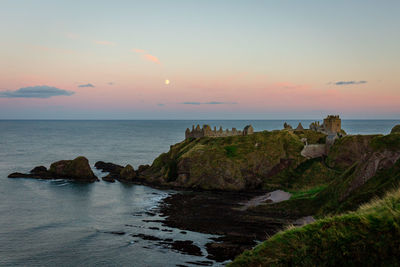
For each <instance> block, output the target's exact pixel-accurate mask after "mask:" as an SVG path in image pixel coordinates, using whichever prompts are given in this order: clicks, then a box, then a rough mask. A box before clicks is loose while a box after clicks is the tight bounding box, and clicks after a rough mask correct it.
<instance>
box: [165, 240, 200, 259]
mask: <svg viewBox="0 0 400 267" xmlns="http://www.w3.org/2000/svg"><path fill="white" fill-rule="evenodd" d="M171 248H172V249H173V250H177V251H180V252H182V253H183V254H188V255H193V256H203V253H201V249H200V248H199V247H198V246H196V245H194V244H193V241H190V240H186V241H180V240H177V241H174V242H173V243H172V244H171Z"/></svg>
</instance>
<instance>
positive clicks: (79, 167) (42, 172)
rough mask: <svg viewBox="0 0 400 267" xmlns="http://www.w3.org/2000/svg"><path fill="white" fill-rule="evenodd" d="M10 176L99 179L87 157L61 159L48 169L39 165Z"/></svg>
mask: <svg viewBox="0 0 400 267" xmlns="http://www.w3.org/2000/svg"><path fill="white" fill-rule="evenodd" d="M8 178H34V179H47V180H50V179H68V180H73V181H77V182H88V183H92V182H96V181H99V179H98V178H97V176H96V175H94V173H93V171H92V169H91V168H90V165H89V160H88V159H87V158H85V157H82V156H80V157H77V158H75V159H74V160H60V161H57V162H54V163H52V164H51V165H50V168H49V169H48V170H47V168H46V167H44V166H37V167H35V168H33V169H32V170H31V171H30V172H29V173H19V172H14V173H11V174H10V175H8Z"/></svg>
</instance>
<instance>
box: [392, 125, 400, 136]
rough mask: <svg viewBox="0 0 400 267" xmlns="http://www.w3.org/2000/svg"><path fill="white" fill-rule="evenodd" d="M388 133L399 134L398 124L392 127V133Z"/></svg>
mask: <svg viewBox="0 0 400 267" xmlns="http://www.w3.org/2000/svg"><path fill="white" fill-rule="evenodd" d="M390 133H391V134H394V133H400V124H398V125H396V126H394V127H393V128H392V131H391V132H390Z"/></svg>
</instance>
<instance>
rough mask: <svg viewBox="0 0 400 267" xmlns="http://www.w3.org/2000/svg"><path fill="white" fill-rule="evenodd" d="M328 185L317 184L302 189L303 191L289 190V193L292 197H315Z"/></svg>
mask: <svg viewBox="0 0 400 267" xmlns="http://www.w3.org/2000/svg"><path fill="white" fill-rule="evenodd" d="M326 187H327V185H320V186H316V187H313V188H310V189H307V190H301V191H289V193H291V194H292V196H291V198H290V199H292V200H293V199H303V198H315V196H316V195H317V194H318V193H319V192H321V191H322V190H324V189H325V188H326Z"/></svg>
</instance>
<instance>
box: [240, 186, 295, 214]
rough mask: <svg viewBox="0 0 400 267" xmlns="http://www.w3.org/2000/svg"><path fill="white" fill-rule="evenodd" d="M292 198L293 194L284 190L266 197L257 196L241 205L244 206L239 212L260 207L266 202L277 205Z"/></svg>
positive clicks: (270, 193) (273, 192)
mask: <svg viewBox="0 0 400 267" xmlns="http://www.w3.org/2000/svg"><path fill="white" fill-rule="evenodd" d="M291 196H292V194H290V193H288V192H285V191H283V190H275V191H272V192H269V193H267V194H265V195H262V196H257V197H254V198H252V199H250V200H248V201H246V202H242V203H240V204H242V205H243V206H242V207H240V208H239V210H247V209H248V208H250V207H255V206H258V205H260V204H262V203H264V202H270V203H277V202H281V201H285V200H288V199H290V197H291Z"/></svg>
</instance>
